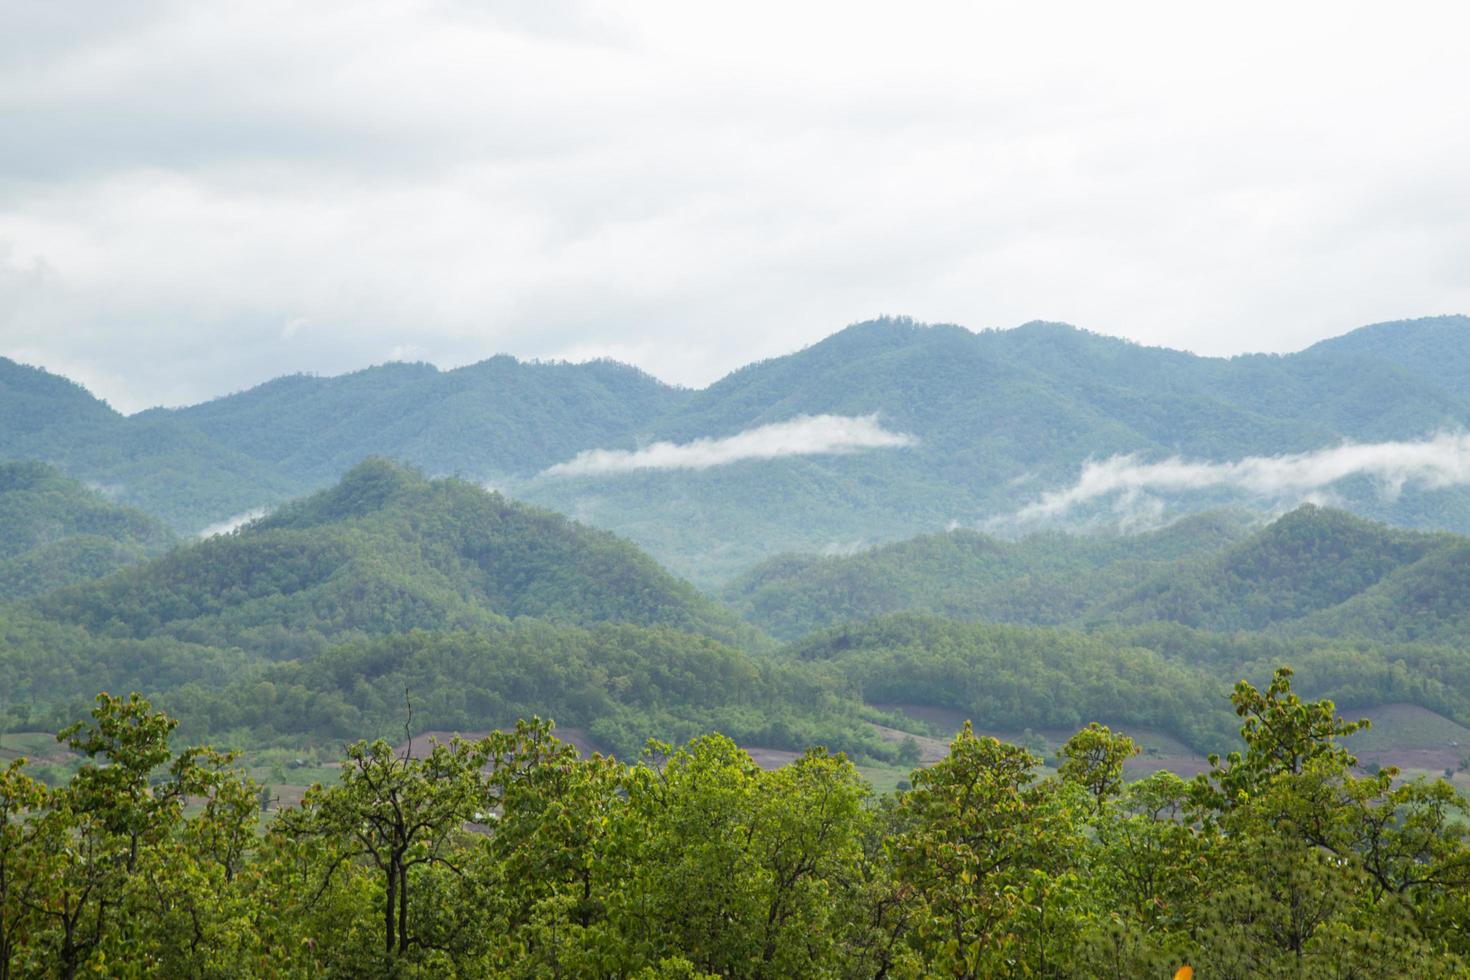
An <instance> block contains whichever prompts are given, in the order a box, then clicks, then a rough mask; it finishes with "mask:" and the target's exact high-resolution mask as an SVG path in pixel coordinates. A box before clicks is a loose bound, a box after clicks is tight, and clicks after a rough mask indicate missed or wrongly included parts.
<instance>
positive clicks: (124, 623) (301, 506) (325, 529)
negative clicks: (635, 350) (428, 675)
mask: <svg viewBox="0 0 1470 980" xmlns="http://www.w3.org/2000/svg"><path fill="white" fill-rule="evenodd" d="M33 608H34V609H36V610H37V611H38V612H39V613H40V614H41V615H43V616H44V617H45V618H47V619H49V620H52V621H56V622H62V623H71V624H75V625H79V626H82V627H84V628H85V629H87V630H88V631H90V632H92V633H94V634H96V635H98V636H107V637H117V638H131V639H139V640H141V639H146V638H150V637H156V636H168V637H173V638H176V639H179V640H182V641H186V642H192V643H201V644H206V645H211V646H235V647H242V648H245V649H248V650H252V651H255V652H259V653H262V654H265V655H269V656H271V657H275V658H282V657H288V656H290V657H297V656H302V655H305V654H310V653H314V652H316V651H318V650H320V649H321V648H322V647H324V646H325V645H326V644H327V643H329V642H331V641H335V640H341V639H345V638H348V637H366V636H380V635H387V634H391V633H401V632H406V631H408V630H413V629H426V630H445V629H476V628H482V627H486V626H489V625H493V624H495V623H497V622H500V621H502V620H503V619H504V618H515V617H523V616H529V617H536V618H539V619H545V620H548V621H552V622H561V623H569V624H593V623H598V622H622V623H632V624H639V625H647V626H668V627H673V628H677V629H681V630H686V631H688V632H691V633H697V634H702V635H708V636H712V637H716V638H719V639H724V640H739V639H744V638H748V637H749V636H750V635H751V631H749V630H748V629H744V628H742V627H741V626H740V625H739V624H738V622H737V621H736V620H735V619H734V617H732V616H730V615H729V614H728V613H726V612H724V611H723V610H721V609H719V608H718V607H716V606H715V605H714V604H713V603H712V602H710V601H709V600H707V599H705V598H704V597H702V596H700V595H699V593H697V592H696V591H695V590H694V589H693V588H692V587H691V586H689V585H687V584H685V583H683V582H680V581H678V580H677V579H675V578H673V577H672V576H670V575H669V574H668V573H667V572H665V571H663V570H662V569H661V568H659V567H658V565H657V564H656V563H654V562H653V561H652V559H650V558H648V556H647V555H645V554H643V553H642V552H640V551H639V550H638V549H637V548H635V547H634V546H632V545H630V544H628V543H627V542H624V541H621V540H619V539H617V538H616V537H614V536H613V535H611V534H609V533H607V532H605V531H596V530H592V529H589V528H584V527H580V526H578V525H576V524H573V523H572V522H570V521H568V520H566V519H565V518H563V517H560V516H558V515H556V514H551V513H548V512H546V511H541V510H537V509H535V508H531V507H527V506H524V505H521V504H517V503H514V502H511V501H509V500H507V499H505V498H504V497H502V496H500V495H499V494H495V493H491V492H488V491H486V490H484V489H482V488H480V487H478V486H475V485H473V484H470V483H466V482H463V481H461V480H457V479H452V478H451V479H443V480H432V481H431V480H427V479H425V478H424V477H422V476H420V475H418V474H417V473H416V472H415V471H412V470H409V469H406V468H404V467H401V466H397V465H394V464H392V463H388V462H385V461H382V460H370V461H368V462H365V463H362V464H360V465H358V466H357V467H355V468H354V469H353V470H351V471H350V472H349V473H348V474H347V475H346V476H345V477H344V478H343V479H342V480H341V481H340V482H339V483H338V484H337V485H336V486H334V487H332V488H330V489H328V490H325V491H322V492H320V493H318V494H316V495H314V496H312V497H308V498H306V499H304V500H301V501H299V502H297V503H294V504H291V505H289V506H286V507H283V508H281V509H280V510H279V511H278V512H276V513H275V514H273V515H271V516H270V517H268V518H264V519H261V520H256V521H254V522H252V523H250V524H247V525H246V526H245V527H243V528H241V529H240V530H238V531H236V532H234V533H231V534H225V535H217V536H214V537H211V538H208V539H206V540H203V541H199V542H196V543H193V544H189V545H186V546H184V547H181V548H178V549H176V550H174V551H172V552H170V553H169V554H167V555H165V556H163V557H161V558H158V559H156V560H154V561H152V562H150V563H148V564H146V565H142V566H140V567H137V568H131V569H127V570H124V571H122V572H119V573H117V574H115V575H113V576H111V577H109V578H107V579H104V580H102V581H99V582H96V583H92V584H89V585H82V586H76V587H74V588H70V589H64V590H60V591H57V592H54V593H50V594H48V595H46V596H42V597H40V598H38V599H36V600H34V601H33Z"/></svg>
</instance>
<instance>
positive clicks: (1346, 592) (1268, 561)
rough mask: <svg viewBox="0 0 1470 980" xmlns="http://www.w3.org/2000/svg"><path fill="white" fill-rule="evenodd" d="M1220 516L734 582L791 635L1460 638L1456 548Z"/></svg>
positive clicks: (1462, 578) (1469, 622)
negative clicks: (891, 629) (1023, 629)
mask: <svg viewBox="0 0 1470 980" xmlns="http://www.w3.org/2000/svg"><path fill="white" fill-rule="evenodd" d="M1247 522H1248V518H1247V517H1246V516H1245V515H1241V514H1237V513H1234V512H1224V513H1215V514H1205V515H1198V516H1195V517H1191V518H1186V519H1184V520H1182V521H1179V522H1177V523H1176V524H1174V525H1171V526H1170V527H1167V528H1165V529H1163V530H1161V531H1155V532H1151V533H1149V534H1141V535H1134V536H1101V535H1098V536H1075V535H1062V534H1048V535H1033V536H1030V537H1026V538H1022V539H1020V540H1017V541H1001V540H997V539H994V538H989V537H986V536H984V535H981V534H977V533H975V532H972V531H953V532H949V533H946V534H941V535H929V536H925V537H920V538H916V539H913V540H910V541H905V542H900V543H898V544H892V545H886V546H884V547H881V548H877V549H873V550H871V551H867V552H862V553H859V554H856V555H850V556H845V557H820V556H802V555H790V556H784V557H780V558H776V559H773V560H771V561H769V562H766V563H764V564H763V565H761V566H759V567H757V568H756V569H754V570H753V571H751V572H750V573H748V574H747V575H745V576H743V577H741V578H740V579H739V580H738V581H736V582H735V583H733V584H732V585H731V586H730V587H729V588H728V589H727V590H726V592H725V597H726V600H727V601H728V602H729V603H730V604H731V605H732V607H733V608H735V609H736V610H737V611H739V612H740V613H741V615H742V616H744V617H745V618H746V619H747V620H748V621H749V622H751V623H754V624H756V625H759V626H761V627H762V628H763V629H765V630H767V631H769V632H771V633H772V634H773V635H776V636H781V637H786V638H795V637H799V636H801V635H803V634H804V633H806V632H809V631H811V630H813V629H818V628H822V627H826V626H830V625H833V624H836V623H840V622H844V621H855V620H863V619H867V618H870V617H874V616H880V615H885V614H888V613H895V612H927V613H937V614H940V615H944V616H948V617H952V618H958V619H985V620H992V621H997V622H1009V623H1020V624H1030V625H1048V624H1071V625H1074V626H1079V627H1081V626H1086V627H1095V626H1100V625H1105V624H1110V623H1114V624H1141V623H1148V622H1156V621H1163V622H1173V623H1178V624H1181V625H1184V626H1189V627H1192V628H1197V629H1204V630H1212V631H1217V632H1227V633H1229V632H1239V631H1247V632H1249V631H1261V630H1272V631H1276V632H1282V633H1292V634H1315V635H1319V636H1340V637H1362V638H1370V639H1374V640H1378V641H1383V642H1390V641H1419V640H1423V641H1432V642H1441V643H1464V642H1466V641H1470V578H1467V575H1470V540H1466V539H1465V538H1462V537H1458V536H1456V535H1452V534H1447V533H1438V534H1428V533H1423V532H1414V531H1404V530H1399V529H1396V528H1391V527H1387V526H1385V525H1382V524H1376V523H1373V522H1370V521H1365V520H1362V519H1360V518H1357V517H1354V516H1352V515H1350V514H1347V513H1344V512H1342V511H1337V510H1332V509H1328V508H1322V507H1316V506H1312V505H1305V506H1303V507H1300V508H1298V509H1296V510H1294V511H1292V512H1291V513H1289V514H1286V515H1284V516H1282V517H1280V518H1278V519H1277V520H1275V521H1273V522H1272V523H1270V524H1269V525H1267V526H1265V527H1263V528H1260V529H1259V530H1256V531H1254V532H1250V531H1249V525H1248V523H1247Z"/></svg>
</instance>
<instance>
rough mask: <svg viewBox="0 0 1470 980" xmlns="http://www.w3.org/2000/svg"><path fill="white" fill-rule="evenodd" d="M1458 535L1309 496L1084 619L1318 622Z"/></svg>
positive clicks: (1257, 626) (1252, 625)
mask: <svg viewBox="0 0 1470 980" xmlns="http://www.w3.org/2000/svg"><path fill="white" fill-rule="evenodd" d="M1463 543H1465V542H1464V539H1460V538H1456V537H1455V536H1453V535H1448V534H1423V533H1416V532H1412V531H1401V530H1398V529H1395V528H1390V527H1386V526H1384V525H1381V524H1375V523H1372V522H1369V521H1364V520H1362V519H1360V518H1356V517H1354V516H1352V515H1351V514H1346V513H1343V512H1341V511H1336V510H1332V509H1328V508H1321V507H1314V506H1312V505H1310V504H1308V505H1305V506H1303V507H1300V508H1298V509H1297V510H1295V511H1293V512H1291V513H1290V514H1287V515H1285V516H1283V517H1282V518H1280V519H1279V520H1277V521H1275V522H1273V523H1272V524H1271V525H1269V526H1268V527H1266V528H1263V529H1262V530H1261V531H1260V532H1258V533H1257V534H1254V535H1252V536H1251V537H1250V538H1248V539H1246V540H1245V541H1242V542H1241V543H1239V544H1237V545H1235V546H1234V547H1232V548H1230V549H1228V550H1226V551H1225V552H1224V553H1222V554H1220V555H1217V556H1214V557H1211V558H1208V559H1205V560H1195V561H1186V562H1183V563H1181V564H1179V565H1178V566H1176V567H1173V568H1170V569H1168V570H1167V571H1162V572H1160V573H1158V574H1156V575H1155V576H1154V577H1153V579H1152V580H1151V581H1149V582H1146V583H1144V584H1142V585H1140V586H1138V587H1137V588H1134V589H1131V590H1127V591H1125V592H1123V593H1122V594H1121V595H1119V596H1117V597H1116V598H1114V599H1112V600H1110V601H1108V602H1106V603H1103V604H1102V605H1100V606H1099V607H1097V608H1096V609H1094V610H1093V611H1092V612H1091V613H1089V617H1088V618H1090V619H1092V620H1094V621H1109V622H1134V623H1137V622H1148V621H1152V620H1167V621H1170V622H1176V623H1182V624H1183V625H1186V626H1191V627H1196V628H1199V629H1208V630H1215V631H1226V632H1234V631H1239V630H1247V631H1249V630H1262V629H1267V628H1270V627H1273V626H1278V625H1282V624H1286V623H1290V622H1292V621H1296V620H1303V619H1306V618H1307V617H1315V619H1314V621H1316V622H1319V623H1324V622H1326V621H1327V620H1325V619H1323V618H1322V616H1321V614H1322V613H1324V612H1325V611H1327V610H1331V609H1333V608H1334V607H1338V606H1341V605H1342V604H1343V603H1346V602H1348V601H1349V600H1352V599H1354V598H1355V597H1358V596H1360V595H1362V594H1363V593H1365V592H1367V591H1368V590H1370V589H1372V588H1374V587H1376V586H1378V585H1380V584H1382V583H1383V582H1384V581H1385V580H1387V579H1390V578H1392V577H1395V576H1397V575H1400V574H1403V573H1404V572H1406V571H1407V570H1408V569H1410V568H1411V567H1414V566H1415V565H1417V564H1418V563H1420V562H1422V561H1424V560H1426V559H1427V558H1428V557H1429V556H1431V555H1434V554H1437V553H1440V552H1443V551H1445V550H1446V549H1451V550H1453V549H1454V548H1456V547H1457V546H1458V545H1460V544H1463ZM1467 625H1470V623H1467ZM1332 632H1334V633H1335V632H1337V630H1335V629H1334V630H1332ZM1374 635H1376V636H1378V637H1379V638H1386V637H1383V635H1382V634H1374Z"/></svg>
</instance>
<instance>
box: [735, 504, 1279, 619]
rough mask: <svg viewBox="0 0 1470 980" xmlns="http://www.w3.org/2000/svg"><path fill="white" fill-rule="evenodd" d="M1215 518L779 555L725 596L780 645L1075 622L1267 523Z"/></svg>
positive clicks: (931, 538) (955, 536)
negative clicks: (1130, 529) (932, 629)
mask: <svg viewBox="0 0 1470 980" xmlns="http://www.w3.org/2000/svg"><path fill="white" fill-rule="evenodd" d="M1258 520H1259V519H1258V518H1256V517H1254V516H1253V515H1251V514H1249V513H1247V512H1243V511H1210V512H1208V513H1205V514H1200V515H1195V516H1191V517H1187V518H1184V519H1182V520H1180V521H1178V522H1176V523H1174V524H1172V525H1170V526H1168V527H1166V528H1163V529H1161V530H1157V531H1151V532H1147V533H1141V534H1093V535H1080V534H1065V533H1060V532H1051V533H1046V534H1032V535H1028V536H1027V537H1024V538H1019V539H1016V540H1005V539H1002V538H996V537H992V536H990V535H986V534H982V533H980V532H978V531H971V530H954V531H946V532H943V533H940V534H929V535H923V536H921V537H917V538H912V539H909V540H907V541H900V542H896V543H894V544H889V545H883V546H880V547H878V548H874V549H871V550H868V551H863V552H859V553H857V554H853V555H843V556H824V555H800V554H791V555H780V556H777V557H776V558H772V559H770V560H768V561H766V562H763V563H761V564H760V565H758V566H756V567H755V568H754V569H751V570H750V571H749V572H747V573H746V574H744V575H742V576H740V577H739V578H738V579H736V580H735V581H734V582H732V583H731V584H730V585H729V586H728V587H727V588H726V589H725V590H724V591H723V593H722V595H723V597H724V599H725V601H726V602H728V603H729V604H730V605H731V607H732V608H734V609H735V610H736V611H737V612H739V613H740V614H741V616H743V617H744V618H745V619H746V620H748V621H749V622H751V623H755V624H757V625H759V626H760V627H761V628H762V629H764V630H766V631H767V632H769V633H771V634H772V635H773V636H777V637H781V638H784V639H796V638H798V637H800V636H803V635H804V634H806V633H808V632H811V631H812V630H814V629H820V628H824V627H827V626H831V625H834V624H836V623H841V622H847V621H853V620H862V619H868V618H871V617H873V616H878V615H883V614H886V613H894V612H910V611H922V612H929V613H936V614H940V615H944V616H948V617H952V618H956V619H985V620H992V621H995V622H1009V623H1029V624H1032V625H1045V624H1060V623H1068V622H1076V621H1078V620H1079V619H1081V618H1083V617H1085V616H1086V615H1087V613H1088V612H1089V611H1090V610H1092V609H1093V608H1094V607H1095V606H1096V605H1097V604H1099V603H1100V602H1103V601H1105V600H1107V599H1108V598H1111V597H1112V596H1114V595H1116V594H1117V593H1118V591H1119V590H1120V589H1122V588H1124V587H1126V585H1127V584H1128V583H1139V584H1141V583H1143V582H1145V581H1149V580H1150V579H1151V578H1152V577H1153V575H1154V574H1156V573H1157V572H1158V571H1160V570H1161V569H1164V568H1171V567H1173V566H1175V565H1176V564H1177V563H1178V562H1179V561H1180V560H1181V559H1184V558H1187V557H1191V556H1195V555H1201V554H1213V553H1215V552H1218V551H1220V550H1222V549H1224V548H1225V547H1227V546H1228V545H1230V544H1231V543H1233V542H1236V541H1239V540H1241V539H1242V538H1243V537H1245V536H1246V535H1247V534H1249V533H1250V531H1251V529H1252V527H1253V526H1254V525H1255V524H1256V523H1258Z"/></svg>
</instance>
